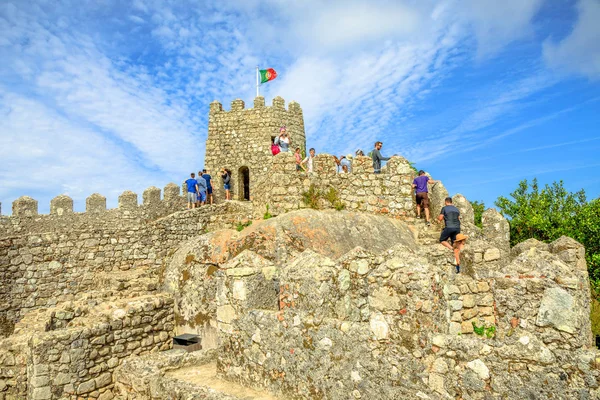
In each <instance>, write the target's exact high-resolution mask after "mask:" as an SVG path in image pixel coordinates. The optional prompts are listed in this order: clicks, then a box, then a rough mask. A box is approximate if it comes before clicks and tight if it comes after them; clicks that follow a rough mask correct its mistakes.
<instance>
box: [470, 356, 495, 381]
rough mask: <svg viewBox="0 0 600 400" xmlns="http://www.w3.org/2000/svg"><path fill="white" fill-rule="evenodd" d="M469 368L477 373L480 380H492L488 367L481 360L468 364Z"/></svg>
mask: <svg viewBox="0 0 600 400" xmlns="http://www.w3.org/2000/svg"><path fill="white" fill-rule="evenodd" d="M467 368H469V369H470V370H471V371H473V372H475V373H476V374H477V376H479V378H480V379H483V380H486V379H489V378H490V370H489V369H488V367H487V365H485V363H484V362H483V361H481V360H480V359H479V358H478V359H476V360H473V361H470V362H468V363H467Z"/></svg>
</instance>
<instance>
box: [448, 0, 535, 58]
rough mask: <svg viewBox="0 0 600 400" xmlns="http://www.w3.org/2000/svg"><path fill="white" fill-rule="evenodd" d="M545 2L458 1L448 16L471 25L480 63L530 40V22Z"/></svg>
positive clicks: (528, 0)
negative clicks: (518, 41)
mask: <svg viewBox="0 0 600 400" xmlns="http://www.w3.org/2000/svg"><path fill="white" fill-rule="evenodd" d="M542 3H543V0H503V1H494V0H487V1H486V0H466V1H465V0H457V1H456V3H455V4H453V7H452V8H449V9H448V10H447V12H448V13H456V15H457V16H459V17H460V18H463V19H464V21H465V22H466V23H467V24H468V25H470V27H471V29H472V30H473V32H474V34H475V39H476V41H477V56H478V58H479V59H482V58H485V57H488V56H491V55H494V54H495V53H496V52H498V51H499V50H500V49H502V48H503V47H504V46H506V45H507V44H508V43H511V42H513V41H515V40H519V39H523V38H526V37H530V36H531V35H532V33H533V31H532V28H531V19H532V18H533V17H534V16H535V14H537V12H538V11H539V9H540V7H541V5H542Z"/></svg>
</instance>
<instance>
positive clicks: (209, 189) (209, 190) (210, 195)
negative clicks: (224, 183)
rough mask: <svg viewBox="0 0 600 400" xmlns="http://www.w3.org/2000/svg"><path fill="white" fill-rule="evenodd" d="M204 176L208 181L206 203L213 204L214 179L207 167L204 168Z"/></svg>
mask: <svg viewBox="0 0 600 400" xmlns="http://www.w3.org/2000/svg"><path fill="white" fill-rule="evenodd" d="M202 177H203V178H204V180H205V181H206V204H211V205H212V204H213V188H212V183H211V182H210V181H211V180H212V176H210V174H209V173H208V171H207V170H206V169H203V170H202Z"/></svg>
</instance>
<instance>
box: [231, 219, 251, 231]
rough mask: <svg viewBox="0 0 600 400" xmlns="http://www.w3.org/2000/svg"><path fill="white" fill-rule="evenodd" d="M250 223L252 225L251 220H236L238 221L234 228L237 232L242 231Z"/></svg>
mask: <svg viewBox="0 0 600 400" xmlns="http://www.w3.org/2000/svg"><path fill="white" fill-rule="evenodd" d="M250 225H252V221H246V222H241V221H240V222H238V223H237V225H236V227H235V229H236V230H237V231H238V232H241V231H243V230H244V228H246V227H248V226H250Z"/></svg>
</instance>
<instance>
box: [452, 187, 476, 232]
mask: <svg viewBox="0 0 600 400" xmlns="http://www.w3.org/2000/svg"><path fill="white" fill-rule="evenodd" d="M452 204H453V205H454V206H455V207H456V208H458V210H459V211H460V220H461V224H462V223H465V224H470V225H474V224H475V213H474V212H473V206H472V205H471V202H469V200H467V199H466V197H465V196H463V195H462V194H455V195H454V196H452Z"/></svg>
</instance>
